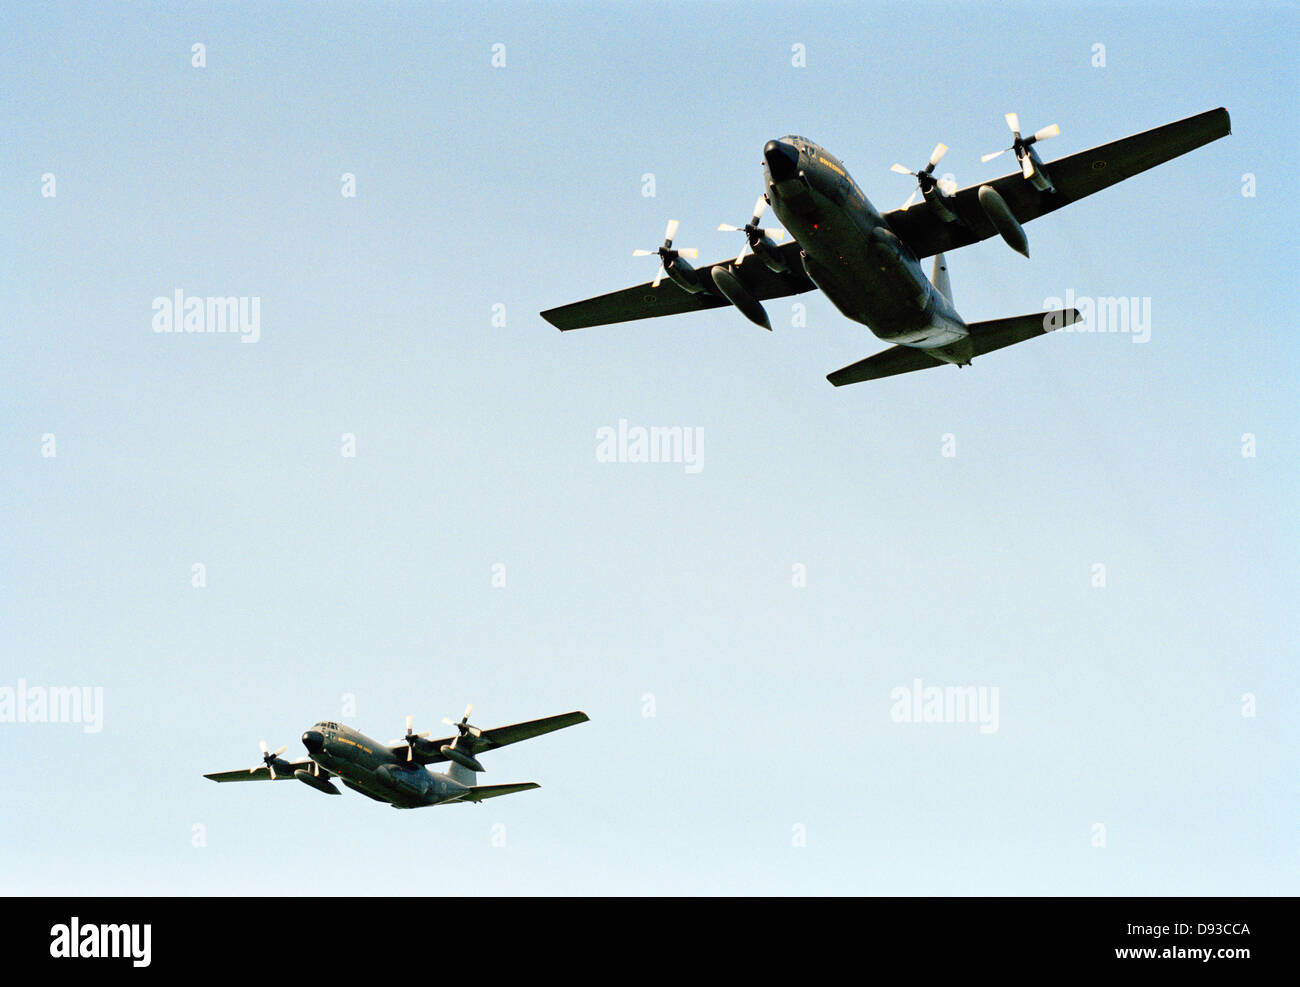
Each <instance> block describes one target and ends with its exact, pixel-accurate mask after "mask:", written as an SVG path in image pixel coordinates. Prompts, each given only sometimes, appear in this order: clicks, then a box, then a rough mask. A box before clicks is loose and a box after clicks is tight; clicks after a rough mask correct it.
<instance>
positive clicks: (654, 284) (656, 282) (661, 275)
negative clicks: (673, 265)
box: [650, 264, 665, 288]
mask: <svg viewBox="0 0 1300 987" xmlns="http://www.w3.org/2000/svg"><path fill="white" fill-rule="evenodd" d="M664 274H665V271H664V266H663V265H662V264H660V265H659V273H658V274H656V275H655V279H654V280H653V281H651V282H650V287H651V288H658V287H659V282H660V281H662V280H663V279H664Z"/></svg>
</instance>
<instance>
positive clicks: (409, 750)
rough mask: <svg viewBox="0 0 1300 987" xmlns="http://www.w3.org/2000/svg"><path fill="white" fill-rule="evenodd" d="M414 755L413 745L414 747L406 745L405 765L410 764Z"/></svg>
mask: <svg viewBox="0 0 1300 987" xmlns="http://www.w3.org/2000/svg"><path fill="white" fill-rule="evenodd" d="M414 754H415V745H414V744H407V745H406V763H407V764H410V763H411V758H412V757H413V756H414Z"/></svg>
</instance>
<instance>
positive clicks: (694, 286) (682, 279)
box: [664, 257, 704, 295]
mask: <svg viewBox="0 0 1300 987" xmlns="http://www.w3.org/2000/svg"><path fill="white" fill-rule="evenodd" d="M664 272H665V273H666V274H667V275H668V276H669V277H670V278H672V279H673V281H674V282H675V283H676V285H677V287H679V288H681V289H682V291H688V292H690V293H691V294H692V295H698V294H699V293H700V292H701V291H703V290H704V284H703V283H702V282H701V281H700V272H699V271H697V270H695V268H693V267H692V266H691V265H690V264H689V263H687V262H686V261H685V260H684V259H683V258H681V257H674V258H673V259H672V261H670V262H669V263H668V264H666V265H665V266H664Z"/></svg>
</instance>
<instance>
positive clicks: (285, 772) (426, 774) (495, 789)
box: [203, 705, 588, 809]
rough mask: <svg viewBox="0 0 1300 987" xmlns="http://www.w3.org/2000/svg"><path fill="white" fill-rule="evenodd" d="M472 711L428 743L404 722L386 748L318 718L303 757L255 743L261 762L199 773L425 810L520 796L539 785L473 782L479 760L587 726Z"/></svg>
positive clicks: (573, 718)
mask: <svg viewBox="0 0 1300 987" xmlns="http://www.w3.org/2000/svg"><path fill="white" fill-rule="evenodd" d="M473 710H474V707H473V706H472V705H471V706H468V707H466V709H465V715H464V716H463V717H461V719H460V722H456V721H454V720H448V719H444V720H443V721H442V722H444V723H446V724H448V725H449V726H453V727H455V728H456V736H454V737H444V738H442V739H441V740H429V739H428V737H429V731H427V730H426V731H425V732H424V733H412V732H411V723H412V720H411V717H409V716H408V717H407V718H406V736H405V737H403V738H402V739H401V740H396V741H393V742H392V743H391V744H381V743H379V742H378V741H375V740H371V739H370V738H369V737H367V736H365V734H362V733H358V732H357V731H356V730H353V729H352V728H351V727H347V726H344V725H343V724H341V723H332V722H328V721H324V720H322V721H321V722H320V723H317V724H316V725H315V726H314V727H312V728H311V729H310V730H308V731H307V732H306V733H304V734H303V735H302V745H303V746H304V747H306V748H307V755H308V756H307V757H304V758H300V759H299V760H297V761H285V760H283V759H281V757H280V755H281V754H283V753H284V752H285V748H283V747H281V748H280V749H279V750H278V751H270V750H267V748H266V741H262V764H261V765H260V766H258V767H254V768H245V769H242V770H238V771H218V772H216V773H215V774H210V775H204V776H203V777H205V778H211V779H212V780H213V781H222V782H225V781H286V780H288V779H297V780H298V781H300V782H302V783H303V784H304V785H308V786H310V787H312V788H314V789H316V791H318V792H324V793H325V794H326V795H338V794H340V792H339V790H338V789H337V788H335V787H334V784H333V782H332V781H331V780H330V778H331V776H336V777H337V778H338V779H339V781H341V782H343V784H344V785H346V786H347V787H348V788H351V789H352V790H353V791H355V792H360V793H361V794H362V795H365V796H367V797H368V798H372V799H374V800H375V801H376V802H387V803H389V804H390V805H391V806H393V808H395V809H418V808H420V807H421V806H425V805H443V804H444V803H447V802H482V801H483V800H484V799H490V798H496V797H497V796H498V795H511V794H513V793H514V792H526V791H528V789H530V788H540V787H541V786H540V785H538V784H537V783H536V782H533V781H528V782H524V783H522V784H517V785H476V784H475V783H474V782H475V775H476V774H477V773H478V772H480V771H483V770H485V769H484V767H483V765H482V764H480V763H479V760H478V755H480V754H482V753H484V752H485V751H491V750H496V749H497V748H498V747H505V746H506V745H507V744H515V743H518V742H519V741H521V740H528V739H529V738H530V737H540V736H541V735H542V734H544V733H550V732H551V731H552V730H562V729H564V728H565V727H571V726H575V725H576V724H578V723H586V722H587V719H588V717H587V714H586V713H583V712H580V711H578V712H573V713H561V714H560V715H559V716H547V717H545V718H543V719H540V720H530V721H528V722H527V723H515V724H512V725H511V726H508V727H493V728H492V729H491V730H480V729H479V728H478V727H476V726H473V725H471V724H470V722H469V714H470V713H471V712H473ZM442 761H449V762H451V763H450V766H449V768H448V770H447V773H446V774H440V773H438V772H436V771H430V770H429V769H428V768H426V767H425V765H428V764H438V763H440V762H442Z"/></svg>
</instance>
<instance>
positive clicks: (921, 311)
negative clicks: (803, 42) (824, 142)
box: [763, 136, 970, 364]
mask: <svg viewBox="0 0 1300 987" xmlns="http://www.w3.org/2000/svg"><path fill="white" fill-rule="evenodd" d="M763 177H764V181H765V184H766V188H767V197H768V202H769V203H770V204H771V206H772V211H773V212H775V213H776V215H777V218H778V219H780V220H781V223H782V225H783V226H784V227H785V228H786V230H787V231H789V233H790V234H791V235H792V236H793V237H794V238H795V239H796V240H797V241H798V242H799V247H800V248H801V250H802V256H803V264H804V269H805V270H806V271H807V274H808V277H809V278H810V279H812V281H813V283H814V284H816V285H817V287H818V288H820V289H821V290H822V292H823V293H824V294H825V295H826V297H827V298H828V299H830V301H831V303H832V304H833V305H834V306H835V307H836V308H837V309H839V310H840V312H841V313H843V314H844V316H845V317H847V318H849V319H852V320H853V321H855V322H859V323H861V324H862V325H865V326H866V327H867V328H869V329H870V330H871V331H872V332H873V333H875V334H876V336H878V337H879V338H880V339H883V340H886V341H887V342H890V343H896V344H899V345H904V346H915V347H919V348H922V349H926V350H929V351H930V352H932V353H933V355H934V356H936V357H938V358H939V359H942V360H945V361H947V362H949V363H958V364H962V363H968V362H970V339H969V332H968V331H967V328H966V324H965V323H964V322H963V321H962V318H961V316H959V315H958V314H957V312H956V310H955V309H954V308H953V307H952V303H951V302H949V301H948V299H947V298H946V297H945V296H944V294H943V293H942V292H941V291H939V290H938V289H936V288H935V286H934V284H933V283H932V282H931V281H930V279H929V278H928V277H926V276H925V273H924V272H923V271H922V270H921V264H920V262H919V261H918V260H917V259H916V258H915V257H914V256H912V253H911V251H909V250H908V249H907V247H906V246H905V245H904V244H903V243H902V241H901V240H899V239H898V237H897V236H895V235H894V233H893V231H892V230H890V228H889V224H888V223H887V222H886V221H885V218H884V217H883V216H882V215H881V214H880V212H879V211H878V210H877V209H876V208H875V207H874V206H873V205H872V204H871V202H870V201H869V200H868V199H867V197H866V196H865V195H863V194H862V190H861V189H859V188H858V186H857V183H856V182H854V181H853V179H852V178H851V177H850V176H849V173H848V172H847V171H846V170H845V169H844V166H843V165H842V164H841V163H840V162H839V161H838V160H837V159H836V158H835V157H834V156H832V155H831V154H829V153H828V152H827V151H825V150H824V149H823V148H821V147H818V146H817V145H816V144H814V143H812V142H811V141H809V140H806V139H805V138H802V137H794V136H789V137H783V138H781V139H780V140H774V141H769V142H768V143H767V145H766V146H765V147H764V148H763ZM919 208H924V207H923V206H922V207H919Z"/></svg>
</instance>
